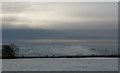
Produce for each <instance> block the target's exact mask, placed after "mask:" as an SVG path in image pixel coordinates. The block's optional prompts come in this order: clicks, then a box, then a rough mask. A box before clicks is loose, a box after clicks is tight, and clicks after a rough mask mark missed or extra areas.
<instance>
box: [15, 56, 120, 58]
mask: <svg viewBox="0 0 120 73" xmlns="http://www.w3.org/2000/svg"><path fill="white" fill-rule="evenodd" d="M94 57H106V58H120V56H118V55H83V56H78V55H66V56H48V55H47V56H34V57H33V56H22V57H17V58H94Z"/></svg>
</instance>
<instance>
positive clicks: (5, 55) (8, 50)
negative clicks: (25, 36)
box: [2, 44, 120, 59]
mask: <svg viewBox="0 0 120 73" xmlns="http://www.w3.org/2000/svg"><path fill="white" fill-rule="evenodd" d="M88 57H90V58H92V57H111V58H119V57H120V55H95V54H91V55H59V56H57V55H45V56H24V55H22V56H19V48H18V47H17V46H16V45H14V44H9V45H2V59H17V58H19V59H20V58H21V59H22V58H88Z"/></svg>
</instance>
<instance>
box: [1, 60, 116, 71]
mask: <svg viewBox="0 0 120 73" xmlns="http://www.w3.org/2000/svg"><path fill="white" fill-rule="evenodd" d="M2 64H3V65H2V66H3V68H2V69H3V71H118V59H117V58H36V59H12V60H11V59H4V60H3V63H2Z"/></svg>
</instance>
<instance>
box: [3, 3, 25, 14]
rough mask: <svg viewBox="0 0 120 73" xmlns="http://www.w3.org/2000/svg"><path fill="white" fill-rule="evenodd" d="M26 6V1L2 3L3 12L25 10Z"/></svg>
mask: <svg viewBox="0 0 120 73" xmlns="http://www.w3.org/2000/svg"><path fill="white" fill-rule="evenodd" d="M26 7H27V4H26V3H17V2H5V3H2V11H3V13H19V12H22V11H23V10H25V8H26Z"/></svg>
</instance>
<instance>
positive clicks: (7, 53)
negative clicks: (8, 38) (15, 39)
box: [2, 44, 19, 58]
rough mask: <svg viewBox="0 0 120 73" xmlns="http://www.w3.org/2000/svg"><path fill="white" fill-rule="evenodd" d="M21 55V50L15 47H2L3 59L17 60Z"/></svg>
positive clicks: (11, 45)
mask: <svg viewBox="0 0 120 73" xmlns="http://www.w3.org/2000/svg"><path fill="white" fill-rule="evenodd" d="M18 54H19V48H18V47H17V46H16V45H14V44H10V45H2V58H17V57H18Z"/></svg>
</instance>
